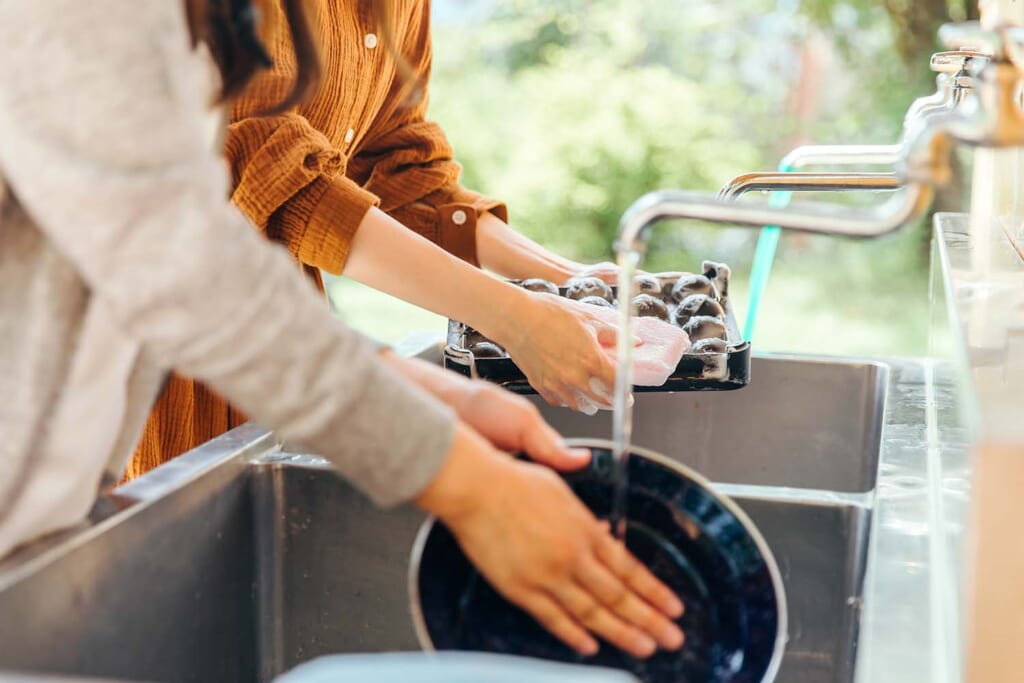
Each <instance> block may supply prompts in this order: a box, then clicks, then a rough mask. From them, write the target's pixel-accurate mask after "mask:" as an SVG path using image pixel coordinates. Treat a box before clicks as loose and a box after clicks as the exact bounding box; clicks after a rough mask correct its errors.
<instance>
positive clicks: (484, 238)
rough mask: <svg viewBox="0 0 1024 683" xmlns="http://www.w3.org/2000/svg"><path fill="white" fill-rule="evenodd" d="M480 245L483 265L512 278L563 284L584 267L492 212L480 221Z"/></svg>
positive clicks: (478, 233) (477, 239) (479, 253)
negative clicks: (532, 238) (543, 280)
mask: <svg viewBox="0 0 1024 683" xmlns="http://www.w3.org/2000/svg"><path fill="white" fill-rule="evenodd" d="M476 244H477V255H478V257H479V259H480V265H481V266H482V267H484V268H486V269H487V270H490V271H492V272H494V273H497V274H499V275H503V276H505V277H508V278H513V279H521V280H525V279H527V278H531V277H539V278H543V279H545V280H550V281H551V282H554V283H556V284H559V285H560V284H563V283H564V282H565V281H566V280H568V279H569V278H571V277H573V276H575V275H576V273H577V272H578V271H579V270H580V268H581V265H580V264H579V263H576V262H575V261H572V260H570V259H567V258H564V257H562V256H559V255H558V254H555V253H553V252H551V251H549V250H547V249H545V248H544V247H542V246H541V245H539V244H537V243H536V242H534V241H533V240H531V239H530V238H528V237H526V236H525V235H522V234H520V233H518V232H516V231H515V230H513V229H512V228H510V227H509V226H508V225H507V224H506V223H505V222H504V221H503V220H501V219H500V218H498V217H497V216H495V215H493V214H491V213H484V214H483V215H481V216H480V218H479V220H478V222H477V229H476Z"/></svg>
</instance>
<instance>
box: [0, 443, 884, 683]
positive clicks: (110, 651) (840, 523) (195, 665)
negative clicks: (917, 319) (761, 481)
mask: <svg viewBox="0 0 1024 683" xmlns="http://www.w3.org/2000/svg"><path fill="white" fill-rule="evenodd" d="M217 474H218V473H216V472H214V473H211V474H207V475H204V477H203V478H201V479H199V480H198V481H196V482H193V484H192V486H191V487H186V488H184V489H179V490H178V491H175V492H173V493H172V494H171V495H169V496H168V497H166V498H163V499H161V500H159V501H157V503H156V504H154V505H148V506H143V507H142V509H140V510H131V511H129V512H128V513H125V514H128V515H131V516H132V517H133V519H132V520H131V522H132V523H131V524H118V525H114V526H112V527H110V528H109V529H106V530H103V531H102V532H101V533H99V534H97V535H96V536H95V537H94V538H92V539H90V541H89V542H88V543H86V544H82V545H79V546H77V547H75V548H72V549H71V550H70V551H69V552H67V553H66V554H65V555H64V556H62V557H61V558H59V560H57V561H55V562H53V563H52V564H50V565H49V566H48V567H46V568H45V569H43V570H41V571H38V572H34V573H32V574H31V575H26V576H25V577H24V578H23V579H22V580H21V581H18V582H16V584H17V585H13V586H12V585H8V586H5V587H3V589H0V612H2V613H3V614H18V615H23V616H21V617H20V618H19V619H4V620H0V669H11V670H23V671H30V672H45V673H65V674H67V673H75V674H79V675H92V676H106V677H110V678H117V679H127V680H148V681H196V682H200V681H211V680H216V681H219V682H220V683H235V682H237V683H243V682H245V683H248V682H250V681H253V680H260V681H269V680H270V679H271V678H273V676H275V675H276V674H278V673H280V672H283V671H286V670H288V669H290V668H292V667H294V666H296V665H298V664H300V663H302V662H304V661H307V660H309V659H312V658H314V657H316V656H318V655H321V654H329V653H337V652H378V651H387V650H417V649H419V648H418V645H417V641H416V637H415V634H414V632H413V627H412V621H411V619H410V617H409V607H408V592H407V587H406V574H407V566H408V559H409V552H410V549H411V546H412V542H413V538H414V536H415V534H416V531H417V529H418V528H419V525H420V523H421V521H422V519H423V515H422V513H420V512H419V511H417V510H415V509H413V508H402V509H399V510H392V511H390V512H383V511H381V510H378V509H376V508H375V507H373V505H372V504H371V503H370V502H369V501H368V500H367V499H366V498H364V497H363V496H362V495H360V494H359V493H357V492H356V491H355V490H354V489H352V488H351V487H350V486H349V485H348V484H347V483H345V482H344V481H343V480H342V479H341V478H339V477H338V476H336V475H335V473H334V472H333V471H332V470H331V469H330V468H329V467H328V466H327V465H326V464H323V463H322V461H317V460H315V459H306V460H305V461H302V462H300V463H294V462H293V463H271V464H261V465H250V466H247V467H245V468H244V475H242V476H241V477H238V478H235V479H232V480H228V481H221V480H220V479H218V478H217V477H216V476H215V475H217ZM751 492H754V493H753V494H752V493H751ZM756 492H757V489H756V487H755V488H751V489H749V490H748V491H745V492H743V493H735V492H734V493H733V495H734V498H735V499H736V500H737V501H738V502H739V504H740V505H741V506H742V507H743V508H744V509H745V510H746V511H747V513H748V514H749V515H750V516H751V518H752V519H753V520H754V522H755V524H757V525H758V527H759V528H760V529H761V531H762V533H763V535H764V537H765V539H766V541H767V542H768V544H769V546H770V547H771V548H772V551H773V553H774V554H775V556H776V558H777V559H778V561H779V566H780V569H781V571H782V573H783V580H784V582H785V584H786V594H787V596H788V599H789V620H790V636H789V642H788V645H787V651H786V655H785V658H784V659H783V663H782V670H781V673H780V677H779V679H778V680H779V681H787V682H788V683H793V682H795V683H804V682H807V683H811V682H812V681H813V682H815V683H818V682H821V681H828V682H832V681H835V682H837V683H839V682H842V683H848V682H849V681H851V680H852V671H853V654H854V651H855V641H856V623H857V609H858V605H859V595H860V590H861V585H862V580H863V566H864V552H865V547H866V540H867V528H868V526H867V521H868V519H869V514H870V513H869V512H868V510H866V509H864V508H862V507H858V506H856V505H850V504H843V503H837V502H834V501H833V502H808V501H806V500H792V499H787V498H785V497H772V491H771V490H770V489H763V490H761V493H756ZM781 493H782V494H785V492H781Z"/></svg>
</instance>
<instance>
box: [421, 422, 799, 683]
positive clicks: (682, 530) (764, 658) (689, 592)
mask: <svg viewBox="0 0 1024 683" xmlns="http://www.w3.org/2000/svg"><path fill="white" fill-rule="evenodd" d="M571 443H572V444H573V445H574V446H580V447H588V448H590V449H591V450H592V452H593V454H594V459H593V461H592V463H591V465H590V466H589V467H588V468H586V469H584V470H582V471H580V472H576V473H569V474H567V475H565V478H566V480H567V481H568V483H569V484H570V485H571V486H572V488H573V490H574V491H575V493H576V494H577V495H578V496H579V497H580V499H581V500H582V501H583V502H584V503H585V504H586V505H587V506H588V507H589V508H590V509H591V510H592V511H593V512H594V514H595V515H597V516H598V517H606V516H607V515H608V513H609V511H610V507H611V498H612V495H611V494H612V473H613V471H614V468H613V467H612V465H613V463H612V454H611V447H612V445H611V443H610V442H606V441H598V440H592V439H588V440H579V439H577V440H571ZM626 544H627V546H628V547H629V548H630V550H631V551H632V552H633V553H634V554H635V555H636V556H637V557H638V558H639V559H640V560H641V561H643V562H644V563H645V564H646V565H647V566H648V567H650V568H651V570H652V571H653V572H654V573H655V574H656V575H657V576H658V577H659V578H660V579H661V580H662V581H664V582H665V583H667V584H668V585H669V587H671V588H672V589H673V590H674V591H676V593H677V594H678V595H679V596H680V597H681V598H682V599H683V601H684V603H685V604H686V612H685V613H684V614H683V616H682V617H680V619H679V620H678V621H677V623H678V624H679V625H680V627H681V628H682V629H683V631H684V632H685V634H686V643H685V644H684V645H683V648H682V649H681V650H680V651H678V652H664V651H662V652H658V653H657V654H655V655H654V656H653V657H652V658H650V659H648V660H636V659H633V658H632V657H630V656H628V655H626V654H624V653H622V652H621V651H619V650H617V649H615V648H614V647H612V646H611V645H608V644H607V643H602V647H601V651H600V652H599V653H598V654H597V655H596V656H594V657H587V658H585V657H582V656H580V655H577V654H576V653H574V652H573V651H571V650H570V649H569V648H567V647H565V646H564V645H562V644H561V643H560V642H559V641H557V640H556V639H555V638H554V637H553V636H550V635H549V634H548V633H547V632H546V631H544V630H543V629H542V628H541V627H540V626H539V625H538V624H537V623H536V622H535V621H534V620H533V619H532V618H531V617H530V616H529V615H527V614H526V613H525V612H523V611H521V610H519V609H518V608H516V607H514V606H513V605H511V604H510V603H508V602H506V601H505V600H504V599H503V598H502V597H501V596H499V595H498V594H497V593H496V592H495V591H494V590H493V589H492V588H491V587H490V585H489V584H488V583H487V582H486V580H485V579H483V578H482V577H481V576H480V575H479V574H477V573H476V571H475V570H474V569H473V567H472V565H471V564H470V563H469V561H468V560H467V559H466V557H465V555H464V554H463V553H462V551H461V550H460V549H459V546H458V544H457V543H456V541H455V539H454V538H453V537H452V535H451V534H450V532H448V530H447V529H446V528H445V527H444V525H443V524H441V523H439V522H437V521H436V520H433V519H431V520H427V521H426V522H425V523H424V525H423V526H422V527H421V529H420V532H419V534H418V536H417V539H416V542H415V545H414V547H413V551H412V560H411V562H410V568H409V594H410V596H411V600H412V605H411V608H412V617H413V622H414V626H415V629H416V634H417V638H418V640H419V642H420V645H421V646H422V647H423V648H424V649H425V650H428V651H429V650H468V651H482V652H495V653H501V654H513V655H524V656H531V657H539V658H544V659H551V660H555V661H563V662H575V663H583V664H593V665H597V666H606V667H611V668H617V669H621V670H624V671H628V672H630V673H632V674H633V675H635V676H636V677H637V678H639V679H640V680H641V681H644V682H645V683H663V682H664V683H682V682H691V681H693V682H696V681H700V682H701V683H705V682H708V683H741V682H742V683H770V682H771V681H773V680H774V678H775V675H776V673H777V671H778V668H779V664H780V662H781V659H782V653H783V649H784V645H785V634H786V628H787V610H786V598H785V594H784V591H783V588H782V578H781V575H780V573H779V570H778V567H777V565H776V562H775V559H774V557H773V556H772V554H771V551H770V550H769V548H768V546H767V544H766V543H765V541H764V539H763V538H762V537H761V534H760V533H759V532H758V530H757V529H756V528H755V527H754V526H753V524H752V523H751V522H750V520H749V519H748V518H747V516H746V515H745V514H744V513H743V512H742V511H741V510H740V509H739V508H738V507H737V506H736V504H735V503H733V502H732V501H731V500H729V499H728V498H726V497H724V496H722V495H720V494H717V493H715V492H714V491H713V490H712V489H711V487H710V484H709V483H708V482H707V481H705V480H704V479H703V478H702V477H700V476H699V475H697V474H696V473H694V472H693V471H691V470H689V469H688V468H686V467H685V466H683V465H680V464H679V463H678V462H675V461H673V460H670V459H668V458H666V457H664V456H660V455H658V454H655V453H652V452H650V451H646V450H644V449H641V448H633V449H632V450H631V455H630V458H629V497H628V532H627V535H626Z"/></svg>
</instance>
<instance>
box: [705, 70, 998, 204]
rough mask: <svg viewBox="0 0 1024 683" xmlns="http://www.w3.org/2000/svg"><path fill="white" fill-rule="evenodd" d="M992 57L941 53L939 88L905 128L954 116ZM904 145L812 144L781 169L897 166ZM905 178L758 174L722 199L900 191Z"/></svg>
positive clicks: (917, 104)
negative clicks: (770, 193) (765, 193)
mask: <svg viewBox="0 0 1024 683" xmlns="http://www.w3.org/2000/svg"><path fill="white" fill-rule="evenodd" d="M987 61H988V55H985V54H983V53H981V52H977V51H973V50H952V51H947V52H936V53H935V54H934V55H932V57H931V60H930V62H929V65H930V67H931V69H932V71H935V72H936V73H937V74H938V75H937V76H936V83H937V84H938V86H939V89H938V91H937V92H936V93H934V94H933V95H929V96H927V97H921V98H918V99H916V100H914V102H913V103H912V104H911V105H910V109H908V110H907V113H906V115H905V116H904V118H903V126H904V130H905V131H906V130H913V129H914V127H915V126H916V125H917V122H918V121H924V120H927V119H929V118H930V117H932V116H939V115H942V114H945V113H949V112H953V111H955V110H956V108H957V107H959V106H961V105H962V103H964V102H965V101H969V98H970V95H971V93H972V92H973V90H974V84H975V81H974V76H973V75H972V73H971V72H972V70H974V69H980V68H981V66H983V65H984V64H986V63H987ZM902 149H903V145H902V144H897V145H808V146H804V147H797V148H796V149H794V150H793V151H792V152H790V153H789V154H787V155H786V156H785V157H784V158H783V160H782V163H781V164H779V166H780V167H781V168H787V169H798V168H803V167H806V166H809V165H831V166H863V165H881V166H890V167H894V166H895V165H896V164H897V163H899V161H900V155H901V151H902ZM901 187H903V180H902V179H901V178H900V177H899V176H898V175H896V174H895V173H892V172H889V173H850V172H844V173H838V172H832V173H829V172H825V173H799V172H797V173H790V172H783V171H775V172H772V171H769V172H754V173H745V174H743V175H740V176H737V177H735V178H733V179H732V180H730V181H729V182H728V183H726V184H725V185H724V186H723V187H722V189H721V190H719V193H718V196H719V197H720V198H722V199H735V198H737V197H739V196H740V195H742V194H745V193H747V192H754V191H772V190H784V191H790V192H846V191H869V192H877V191H884V190H897V189H899V188H901Z"/></svg>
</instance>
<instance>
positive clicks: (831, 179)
mask: <svg viewBox="0 0 1024 683" xmlns="http://www.w3.org/2000/svg"><path fill="white" fill-rule="evenodd" d="M901 187H903V181H902V180H901V179H900V178H899V177H897V176H896V174H895V173H785V172H782V171H770V172H764V173H744V174H743V175H739V176H736V177H735V178H733V179H732V180H730V181H729V182H728V183H726V184H725V185H724V186H723V187H722V189H721V190H719V191H718V197H719V198H720V199H735V198H737V197H739V196H740V195H743V194H746V193H748V192H763V191H773V190H782V191H787V192H847V191H861V192H881V191H885V190H898V189H899V188H901Z"/></svg>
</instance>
